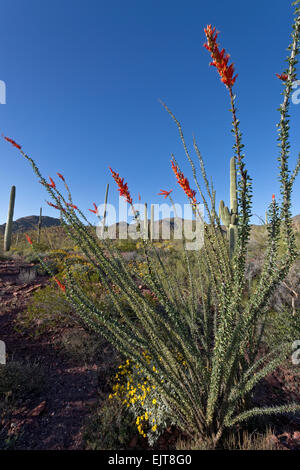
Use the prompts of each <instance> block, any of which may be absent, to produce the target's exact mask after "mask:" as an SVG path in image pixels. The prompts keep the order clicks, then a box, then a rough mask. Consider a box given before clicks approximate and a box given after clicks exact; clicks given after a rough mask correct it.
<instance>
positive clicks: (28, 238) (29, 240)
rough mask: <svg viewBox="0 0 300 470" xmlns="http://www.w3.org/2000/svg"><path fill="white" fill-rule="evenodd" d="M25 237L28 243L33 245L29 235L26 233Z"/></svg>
mask: <svg viewBox="0 0 300 470" xmlns="http://www.w3.org/2000/svg"><path fill="white" fill-rule="evenodd" d="M25 237H26V239H27V241H28V243H30V245H32V240H31V238H30V237H29V235H27V233H25Z"/></svg>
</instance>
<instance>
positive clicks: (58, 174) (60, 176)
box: [56, 173, 65, 183]
mask: <svg viewBox="0 0 300 470" xmlns="http://www.w3.org/2000/svg"><path fill="white" fill-rule="evenodd" d="M56 174H57V176H58V177H59V178H60V179H61V180H62V181H63V182H64V183H65V178H64V177H63V175H62V174H60V173H56Z"/></svg>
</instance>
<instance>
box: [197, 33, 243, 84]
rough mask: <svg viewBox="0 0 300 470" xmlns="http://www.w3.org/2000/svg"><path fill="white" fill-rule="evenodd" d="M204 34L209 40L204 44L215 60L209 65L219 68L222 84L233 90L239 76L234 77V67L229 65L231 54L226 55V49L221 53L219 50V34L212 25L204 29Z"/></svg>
mask: <svg viewBox="0 0 300 470" xmlns="http://www.w3.org/2000/svg"><path fill="white" fill-rule="evenodd" d="M204 32H205V35H206V38H207V43H205V44H204V47H205V48H206V49H207V50H208V51H209V52H210V54H211V58H212V59H213V61H212V62H211V63H210V64H209V65H213V66H214V67H216V68H217V70H218V72H219V75H220V77H221V82H223V83H224V84H225V85H226V86H227V87H228V88H231V87H232V86H233V85H234V82H235V80H236V78H237V75H236V76H235V77H233V74H234V65H233V64H231V65H228V61H229V57H230V56H229V54H226V51H225V49H222V50H221V51H220V50H219V45H218V43H217V37H218V34H219V33H218V32H216V28H212V26H211V24H209V25H207V27H206V28H204Z"/></svg>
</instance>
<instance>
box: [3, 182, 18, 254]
mask: <svg viewBox="0 0 300 470" xmlns="http://www.w3.org/2000/svg"><path fill="white" fill-rule="evenodd" d="M15 197H16V187H15V186H12V187H11V190H10V200H9V207H8V216H7V222H6V226H5V233H4V251H9V249H10V245H11V234H12V222H13V216H14V207H15Z"/></svg>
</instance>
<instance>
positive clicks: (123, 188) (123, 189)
mask: <svg viewBox="0 0 300 470" xmlns="http://www.w3.org/2000/svg"><path fill="white" fill-rule="evenodd" d="M109 169H110V171H111V174H112V176H113V179H114V180H115V182H116V183H117V185H118V187H119V189H118V191H119V193H120V196H124V197H125V199H126V201H127V202H128V203H129V204H132V197H131V196H130V193H129V190H128V186H127V183H124V178H120V176H119V173H116V172H115V171H113V170H112V169H111V168H110V167H109Z"/></svg>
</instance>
